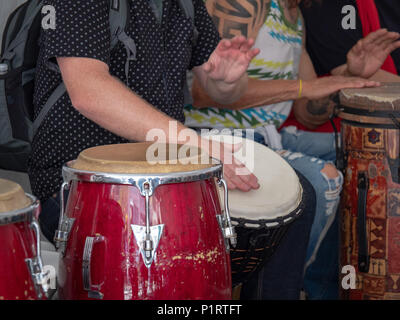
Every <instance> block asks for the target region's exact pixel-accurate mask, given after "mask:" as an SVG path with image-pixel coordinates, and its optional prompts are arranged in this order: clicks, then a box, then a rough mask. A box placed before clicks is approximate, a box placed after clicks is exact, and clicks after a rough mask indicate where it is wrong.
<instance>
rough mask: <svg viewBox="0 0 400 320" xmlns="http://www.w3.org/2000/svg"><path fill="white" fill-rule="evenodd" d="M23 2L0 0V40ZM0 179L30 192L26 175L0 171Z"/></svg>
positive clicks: (19, 0)
mask: <svg viewBox="0 0 400 320" xmlns="http://www.w3.org/2000/svg"><path fill="white" fill-rule="evenodd" d="M24 2H25V0H0V39H2V38H3V31H4V27H5V25H6V22H7V18H8V16H9V15H10V14H11V12H13V11H14V9H15V8H17V7H18V6H19V5H21V4H22V3H24ZM0 178H3V179H9V180H12V181H15V182H17V183H19V184H20V185H21V186H22V187H23V188H24V189H25V191H26V192H31V190H30V186H29V179H28V176H27V175H26V174H23V173H19V172H12V171H4V170H0Z"/></svg>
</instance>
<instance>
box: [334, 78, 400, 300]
mask: <svg viewBox="0 0 400 320" xmlns="http://www.w3.org/2000/svg"><path fill="white" fill-rule="evenodd" d="M340 98H341V104H342V106H341V109H340V111H341V112H340V114H339V116H340V117H341V118H343V119H344V120H343V121H342V124H341V131H342V148H343V151H342V152H341V154H343V155H344V158H343V159H342V161H343V162H344V164H345V185H344V192H343V197H342V204H341V266H342V268H344V267H346V269H343V270H345V271H344V272H343V274H341V277H342V278H341V288H342V291H341V296H342V298H343V299H356V300H359V299H396V300H398V299H400V236H399V235H400V159H399V155H400V122H399V121H400V84H390V83H389V84H385V85H383V86H382V87H379V88H373V89H346V90H343V91H342V92H341V95H340ZM349 266H350V268H354V269H353V270H355V271H356V279H355V281H353V283H351V279H349V277H348V275H349V270H350V269H349ZM346 276H347V277H346ZM343 277H346V279H344V278H343ZM342 280H343V281H344V282H345V284H346V286H345V287H343V284H342ZM352 285H354V286H355V288H354V287H353V288H352V289H349V287H350V286H352Z"/></svg>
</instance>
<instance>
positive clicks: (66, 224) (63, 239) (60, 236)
mask: <svg viewBox="0 0 400 320" xmlns="http://www.w3.org/2000/svg"><path fill="white" fill-rule="evenodd" d="M68 189H69V183H67V182H64V183H63V184H62V185H61V190H60V222H59V224H58V229H57V230H56V233H55V236H54V245H55V247H56V249H57V251H59V252H61V254H62V255H64V254H65V249H66V247H67V242H68V238H69V233H70V232H71V229H72V226H73V225H74V222H75V219H74V218H68V217H66V216H65V196H64V193H65V191H67V190H68Z"/></svg>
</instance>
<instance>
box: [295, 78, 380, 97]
mask: <svg viewBox="0 0 400 320" xmlns="http://www.w3.org/2000/svg"><path fill="white" fill-rule="evenodd" d="M378 86H380V83H379V82H376V81H371V80H367V79H362V78H355V77H344V76H331V77H324V78H318V79H314V80H308V81H304V89H303V92H304V97H305V98H308V99H309V100H318V99H322V98H325V97H328V96H330V95H331V94H333V93H336V92H337V91H339V90H342V89H348V88H368V87H378Z"/></svg>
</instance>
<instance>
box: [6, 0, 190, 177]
mask: <svg viewBox="0 0 400 320" xmlns="http://www.w3.org/2000/svg"><path fill="white" fill-rule="evenodd" d="M130 1H132V0H110V29H111V49H113V48H114V47H115V46H116V45H117V44H118V43H121V42H122V44H123V45H124V46H125V49H126V51H127V53H128V58H127V61H126V63H127V64H129V61H131V60H134V59H135V58H136V45H135V42H134V41H133V39H131V38H130V37H128V36H127V34H126V33H125V27H126V26H127V25H128V22H129V18H130V17H129V12H130V10H129V9H130ZM177 1H178V3H179V5H180V8H181V9H182V11H183V12H184V14H185V16H186V17H188V18H190V19H191V21H192V23H193V28H194V39H193V41H196V40H197V30H196V28H195V26H194V7H193V2H192V1H191V0H177ZM43 2H44V1H43V0H27V1H26V2H25V3H24V4H22V5H21V6H19V7H18V8H17V9H15V10H14V11H13V13H12V14H11V15H10V16H9V18H8V20H7V24H6V27H5V29H4V33H3V39H2V44H1V54H0V169H5V170H14V171H21V172H26V171H27V163H28V158H29V155H30V152H31V141H32V138H33V136H34V134H35V133H36V131H37V129H38V128H39V126H40V124H41V123H42V122H43V120H44V118H45V117H46V115H47V114H48V112H49V111H50V109H51V107H52V106H53V105H54V104H55V103H56V102H57V100H58V99H59V98H60V97H61V96H62V95H63V94H64V93H65V92H66V89H65V86H64V84H63V83H61V84H60V85H59V86H58V87H57V88H56V89H55V91H54V92H53V93H52V94H51V96H50V98H49V99H48V101H47V102H46V104H45V105H44V107H43V108H42V110H41V112H40V113H39V115H38V116H37V117H36V119H34V114H33V113H34V110H33V91H34V80H35V68H36V63H37V59H38V54H39V37H40V33H41V28H42V8H43ZM43 13H44V12H43ZM126 69H127V68H126ZM187 92H188V89H187V87H185V96H188V95H187Z"/></svg>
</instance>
